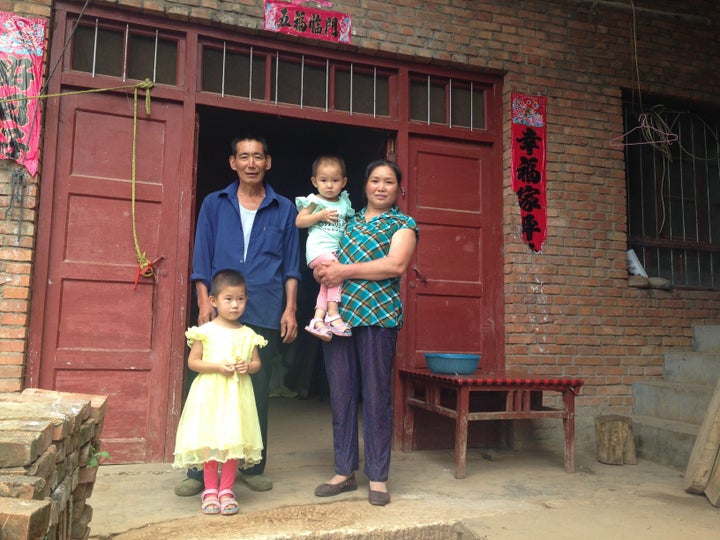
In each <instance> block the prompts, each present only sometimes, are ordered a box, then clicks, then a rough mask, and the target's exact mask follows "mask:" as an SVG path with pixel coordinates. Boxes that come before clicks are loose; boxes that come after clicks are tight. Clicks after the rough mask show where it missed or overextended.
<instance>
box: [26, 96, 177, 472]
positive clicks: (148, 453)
mask: <svg viewBox="0 0 720 540" xmlns="http://www.w3.org/2000/svg"><path fill="white" fill-rule="evenodd" d="M132 108H133V100H132V95H129V96H115V95H107V94H103V95H101V94H91V95H90V94H87V95H77V96H65V97H63V98H62V101H61V105H60V108H59V118H58V128H57V129H58V131H57V141H58V148H57V149H56V155H57V160H56V164H55V170H54V177H55V178H54V194H53V200H52V201H51V203H50V202H45V201H44V203H45V204H46V205H48V204H51V205H52V206H51V208H44V207H43V208H41V211H42V212H51V213H52V216H51V218H50V230H49V231H41V232H40V233H39V234H46V235H49V238H50V241H49V246H50V247H49V254H48V263H47V264H48V269H47V275H48V280H47V286H46V288H45V298H44V299H43V300H44V313H43V320H42V325H43V326H42V336H43V338H42V345H41V349H42V350H41V352H40V369H39V376H38V381H39V386H40V387H42V388H49V389H54V390H59V391H69V392H83V393H90V394H102V395H107V396H108V411H107V416H106V418H105V424H104V428H103V433H102V441H103V448H104V449H105V450H108V451H109V452H110V454H111V456H112V463H130V462H152V461H162V460H163V459H164V456H165V452H166V446H167V445H168V444H169V445H172V444H173V443H174V441H168V440H167V439H168V433H173V432H174V425H168V424H173V422H174V420H173V414H175V413H174V412H173V411H171V410H170V407H171V406H172V403H174V402H175V401H177V402H179V392H180V386H181V381H173V380H172V378H171V376H170V373H171V371H172V370H171V364H172V362H178V361H179V362H182V358H180V359H178V358H175V357H176V356H177V353H176V352H174V350H173V347H172V334H173V314H174V313H184V303H185V301H186V297H185V294H183V293H181V294H178V290H179V288H178V287H177V284H181V283H186V282H187V275H185V276H173V278H174V279H171V278H169V277H168V274H169V272H168V269H174V268H176V267H178V266H177V264H176V261H177V256H178V253H177V250H178V221H179V212H180V211H181V208H180V200H181V192H182V187H181V185H180V179H179V178H178V177H179V174H178V171H179V168H178V164H179V162H180V159H179V157H180V149H181V138H180V136H181V133H182V130H181V111H182V109H181V107H180V106H179V105H174V104H168V103H162V102H160V101H158V100H154V101H153V102H152V112H151V115H150V116H149V117H148V116H146V114H145V111H144V107H139V108H138V109H139V112H138V120H137V130H136V147H137V152H136V189H135V224H136V234H137V240H138V245H139V248H140V251H141V252H145V253H146V256H147V258H148V259H149V260H150V261H155V260H156V259H158V258H159V257H163V259H162V260H161V261H160V262H159V263H158V265H157V267H156V274H155V276H154V277H151V278H146V277H140V278H139V280H138V283H137V286H136V285H135V279H136V276H137V270H138V263H137V257H136V249H135V242H134V237H133V212H132V207H133V202H132V192H133V189H132V182H131V178H132V144H133V130H134V128H133V110H132ZM111 111H112V112H111ZM183 211H188V212H189V211H191V209H189V208H188V209H183ZM181 256H182V257H183V260H185V261H186V260H187V256H188V255H187V250H185V251H183V253H182V254H181ZM182 266H186V265H181V266H180V267H182ZM170 273H172V270H170ZM180 325H181V326H184V325H185V321H184V320H183V321H181V322H180ZM176 394H177V396H176ZM174 398H176V399H174Z"/></svg>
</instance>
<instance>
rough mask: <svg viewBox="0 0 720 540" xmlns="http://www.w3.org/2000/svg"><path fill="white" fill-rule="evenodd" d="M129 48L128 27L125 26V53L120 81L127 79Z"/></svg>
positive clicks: (127, 25)
mask: <svg viewBox="0 0 720 540" xmlns="http://www.w3.org/2000/svg"><path fill="white" fill-rule="evenodd" d="M129 47H130V25H129V24H126V25H125V51H124V52H123V67H122V80H123V82H125V80H126V79H127V62H128V48H129Z"/></svg>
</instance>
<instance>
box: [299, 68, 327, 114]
mask: <svg viewBox="0 0 720 540" xmlns="http://www.w3.org/2000/svg"><path fill="white" fill-rule="evenodd" d="M325 71H326V70H325V66H324V65H323V66H319V65H311V64H308V63H307V62H306V63H305V74H304V75H303V105H304V106H307V107H318V108H323V109H324V108H325Z"/></svg>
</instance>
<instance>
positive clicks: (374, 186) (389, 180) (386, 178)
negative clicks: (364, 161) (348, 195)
mask: <svg viewBox="0 0 720 540" xmlns="http://www.w3.org/2000/svg"><path fill="white" fill-rule="evenodd" d="M398 189H399V185H398V181H397V177H396V176H395V172H394V171H393V170H392V169H391V168H390V167H388V166H387V165H380V166H378V167H375V168H374V169H373V170H372V172H371V173H370V176H369V177H368V179H367V182H366V183H365V196H366V197H367V201H368V207H369V208H372V209H374V210H380V211H385V210H387V209H389V208H391V207H392V206H393V205H394V204H395V202H396V201H397V195H398Z"/></svg>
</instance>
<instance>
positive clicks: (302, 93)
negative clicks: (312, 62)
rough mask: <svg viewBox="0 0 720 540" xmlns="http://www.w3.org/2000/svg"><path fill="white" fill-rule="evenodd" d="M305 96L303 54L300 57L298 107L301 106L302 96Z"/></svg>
mask: <svg viewBox="0 0 720 540" xmlns="http://www.w3.org/2000/svg"><path fill="white" fill-rule="evenodd" d="M304 97H305V55H304V54H303V55H302V56H301V57H300V108H301V109H302V108H303V98H304Z"/></svg>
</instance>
